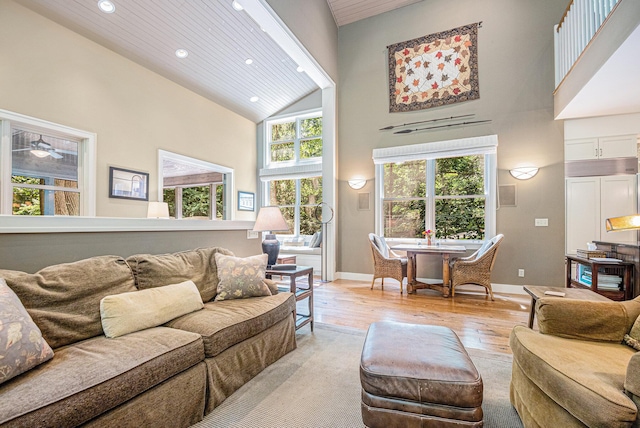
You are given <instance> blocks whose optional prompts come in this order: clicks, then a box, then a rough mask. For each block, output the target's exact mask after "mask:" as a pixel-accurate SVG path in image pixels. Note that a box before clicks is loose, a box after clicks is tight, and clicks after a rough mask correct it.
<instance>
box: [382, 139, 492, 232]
mask: <svg viewBox="0 0 640 428" xmlns="http://www.w3.org/2000/svg"><path fill="white" fill-rule="evenodd" d="M496 146H497V137H495V136H494V137H479V138H475V139H465V140H453V141H445V142H439V143H428V144H421V145H415V146H404V147H393V148H390V149H376V150H374V162H375V163H376V164H377V168H376V182H377V183H379V187H378V189H377V193H378V195H379V203H378V204H376V212H377V218H378V219H379V222H378V226H377V227H376V229H377V230H378V232H379V233H382V234H383V235H384V236H385V237H387V238H421V237H422V236H423V235H422V232H423V231H424V230H426V229H432V230H435V232H436V238H438V239H449V240H482V239H485V236H487V235H489V236H493V235H495V208H494V207H495V175H496V167H495V157H496V154H495V152H496Z"/></svg>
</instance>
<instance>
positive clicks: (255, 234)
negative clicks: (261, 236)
mask: <svg viewBox="0 0 640 428" xmlns="http://www.w3.org/2000/svg"><path fill="white" fill-rule="evenodd" d="M247 239H258V232H254V231H253V230H247Z"/></svg>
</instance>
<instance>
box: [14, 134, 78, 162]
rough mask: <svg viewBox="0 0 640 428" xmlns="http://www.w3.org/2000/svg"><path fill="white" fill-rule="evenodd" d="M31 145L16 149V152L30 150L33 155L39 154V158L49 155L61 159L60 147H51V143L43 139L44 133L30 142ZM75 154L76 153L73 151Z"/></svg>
mask: <svg viewBox="0 0 640 428" xmlns="http://www.w3.org/2000/svg"><path fill="white" fill-rule="evenodd" d="M30 146H31V147H27V148H25V149H16V150H13V151H14V152H22V151H25V150H29V151H30V152H31V154H32V155H34V156H37V157H39V158H46V157H47V156H51V157H52V158H54V159H61V158H62V155H61V154H60V153H58V151H59V150H58V149H54V148H53V147H51V144H49V143H47V142H46V141H44V140H43V139H42V135H40V138H38V139H37V140H36V141H32V142H31V143H30ZM73 154H76V153H75V152H73Z"/></svg>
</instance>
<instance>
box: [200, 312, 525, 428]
mask: <svg viewBox="0 0 640 428" xmlns="http://www.w3.org/2000/svg"><path fill="white" fill-rule="evenodd" d="M314 327H315V329H314V330H315V331H314V332H313V333H311V332H310V330H309V327H304V328H302V329H301V330H299V331H298V333H297V335H296V337H297V341H298V348H297V349H296V350H295V351H293V352H291V353H289V354H287V355H285V356H284V357H283V358H281V359H280V360H278V361H277V362H276V363H274V364H272V365H271V366H269V367H267V368H266V369H265V370H264V371H263V372H262V373H260V374H259V375H258V376H256V377H255V378H254V379H252V380H251V381H249V382H248V383H247V384H245V385H244V386H243V387H242V388H240V389H239V390H238V391H236V392H235V393H234V394H233V395H232V396H231V397H229V398H228V399H227V400H226V401H224V402H223V403H222V404H221V405H220V406H219V407H217V408H216V409H215V410H214V411H213V412H211V413H210V414H209V415H207V416H206V417H205V419H204V420H203V421H202V422H200V423H198V424H196V425H194V426H195V427H197V428H223V427H224V428H229V427H237V428H287V427H294V428H315V427H322V428H342V427H344V428H352V427H357V428H360V427H364V425H363V424H362V418H361V415H360V377H359V372H358V370H359V365H360V353H361V351H362V344H363V343H364V336H365V332H364V331H361V330H356V329H350V328H345V327H336V326H329V325H326V324H320V323H315V326H314ZM468 351H469V355H470V356H471V358H472V359H473V361H474V363H475V364H476V367H477V368H478V371H479V372H480V374H481V375H482V379H483V383H484V402H483V404H482V408H483V411H484V426H485V427H496V428H498V427H499V428H511V427H514V428H515V427H522V424H521V422H520V419H519V418H518V415H517V413H516V411H515V410H514V409H513V407H512V406H511V404H510V403H509V380H510V378H511V356H510V355H507V354H500V353H493V352H487V351H480V350H475V349H468Z"/></svg>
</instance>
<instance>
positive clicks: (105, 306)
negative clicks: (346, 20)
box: [100, 281, 204, 337]
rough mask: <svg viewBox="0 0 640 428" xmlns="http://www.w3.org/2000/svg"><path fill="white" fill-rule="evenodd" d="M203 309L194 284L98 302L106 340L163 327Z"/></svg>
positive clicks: (176, 285)
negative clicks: (182, 316)
mask: <svg viewBox="0 0 640 428" xmlns="http://www.w3.org/2000/svg"><path fill="white" fill-rule="evenodd" d="M203 307H204V304H203V303H202V298H201V297H200V292H199V291H198V288H197V287H196V285H195V284H194V283H193V281H185V282H181V283H180V284H171V285H165V286H162V287H156V288H149V289H146V290H140V291H133V292H130V293H122V294H116V295H113V296H107V297H105V298H103V299H102V300H101V301H100V318H101V319H102V329H103V330H104V334H105V336H107V337H118V336H122V335H124V334H127V333H132V332H134V331H139V330H144V329H146V328H151V327H156V326H159V325H162V324H164V323H166V322H168V321H171V320H172V319H175V318H178V317H179V316H181V315H185V314H188V313H191V312H194V311H197V310H200V309H202V308H203Z"/></svg>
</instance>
